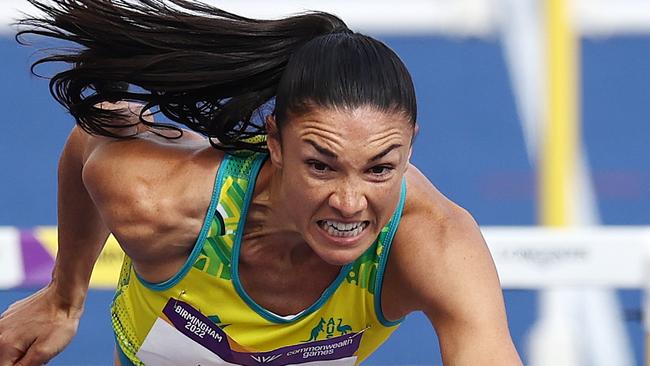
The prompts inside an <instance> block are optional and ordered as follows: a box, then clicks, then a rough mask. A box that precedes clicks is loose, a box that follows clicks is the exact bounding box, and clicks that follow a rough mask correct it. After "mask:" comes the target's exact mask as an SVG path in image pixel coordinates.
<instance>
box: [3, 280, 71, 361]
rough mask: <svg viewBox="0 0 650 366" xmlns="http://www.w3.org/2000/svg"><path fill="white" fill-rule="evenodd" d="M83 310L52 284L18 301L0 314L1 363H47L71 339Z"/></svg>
mask: <svg viewBox="0 0 650 366" xmlns="http://www.w3.org/2000/svg"><path fill="white" fill-rule="evenodd" d="M82 312H83V306H81V307H78V306H74V305H71V304H69V301H67V300H66V299H64V298H62V297H61V296H60V295H59V294H57V293H56V289H55V287H54V286H53V285H52V284H50V285H49V286H47V287H45V288H43V289H41V290H39V291H38V292H36V293H34V294H32V295H31V296H29V297H26V298H24V299H22V300H19V301H16V302H15V303H13V304H12V305H11V306H9V308H8V309H7V310H6V311H5V312H4V313H2V315H0V366H14V365H20V366H32V365H43V364H45V363H47V362H48V361H49V360H50V359H52V358H53V357H54V356H56V355H57V354H59V353H60V352H61V351H62V350H63V349H64V348H65V347H66V346H67V345H68V343H70V341H71V340H72V337H73V336H74V335H75V333H76V332H77V326H78V325H79V318H80V317H81V313H82Z"/></svg>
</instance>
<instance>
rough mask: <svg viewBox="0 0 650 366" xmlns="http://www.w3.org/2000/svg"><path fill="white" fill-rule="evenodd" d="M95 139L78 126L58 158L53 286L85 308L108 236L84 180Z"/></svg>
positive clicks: (65, 296) (62, 295)
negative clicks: (84, 303) (56, 237)
mask: <svg viewBox="0 0 650 366" xmlns="http://www.w3.org/2000/svg"><path fill="white" fill-rule="evenodd" d="M89 139H92V137H90V136H89V135H87V134H86V132H84V131H83V130H81V129H80V128H78V127H75V129H74V130H73V131H72V133H71V134H70V136H69V138H68V141H67V142H66V145H65V148H64V150H63V153H62V154H61V158H60V160H59V174H58V246H59V248H58V253H57V257H56V262H55V266H54V271H53V273H52V284H51V285H52V286H54V288H55V291H56V293H57V294H58V295H59V296H60V297H61V300H62V301H63V302H64V304H65V302H68V303H67V304H65V305H69V306H72V307H77V308H78V307H82V306H83V301H84V299H85V295H86V292H87V290H88V284H89V281H90V275H91V273H92V269H93V267H94V265H95V262H96V261H97V258H98V257H99V254H100V252H101V250H102V248H103V246H104V243H105V242H106V239H107V238H108V235H109V230H108V228H107V227H106V225H104V223H103V221H102V218H101V216H100V214H99V212H98V210H97V208H96V207H95V204H94V202H93V200H92V198H91V197H90V195H89V193H88V191H87V190H86V187H85V186H84V182H83V174H82V173H83V165H84V161H85V160H86V157H87V156H86V155H87V152H88V141H89Z"/></svg>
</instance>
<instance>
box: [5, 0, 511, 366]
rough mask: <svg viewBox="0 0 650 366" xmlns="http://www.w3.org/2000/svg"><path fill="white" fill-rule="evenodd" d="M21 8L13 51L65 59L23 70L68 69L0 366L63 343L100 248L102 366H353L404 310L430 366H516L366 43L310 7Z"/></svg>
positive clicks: (26, 360)
mask: <svg viewBox="0 0 650 366" xmlns="http://www.w3.org/2000/svg"><path fill="white" fill-rule="evenodd" d="M30 2H32V3H33V4H34V5H36V6H37V7H38V8H39V9H41V10H42V11H43V12H44V14H45V15H44V16H43V17H42V18H31V19H26V20H23V21H22V22H21V24H22V25H23V27H25V28H23V30H22V31H21V32H20V33H19V39H24V38H22V37H24V36H25V35H28V34H37V35H41V36H46V37H53V38H59V39H63V40H66V41H71V42H74V43H76V44H78V45H80V46H81V47H80V48H79V49H78V50H76V51H70V52H67V53H60V54H55V55H52V56H49V57H46V58H44V59H42V60H40V61H38V62H37V63H36V65H35V66H38V65H39V64H41V63H45V62H64V63H68V64H69V65H70V68H69V69H68V70H66V71H62V72H60V73H58V74H56V75H55V76H54V77H53V79H52V81H51V84H50V87H51V91H52V94H53V95H54V97H55V98H56V100H58V101H59V102H60V103H61V104H63V105H64V106H65V107H66V108H67V109H68V110H69V112H70V114H71V115H72V116H73V117H74V118H75V120H76V122H77V126H76V127H75V128H74V129H73V130H72V132H71V134H70V136H69V139H68V141H67V143H66V145H65V148H64V150H63V153H62V155H61V159H60V165H59V202H58V205H59V211H58V212H59V221H58V225H59V251H58V255H57V259H56V265H55V269H54V272H53V276H52V282H51V283H50V284H49V285H48V286H47V287H45V288H44V289H42V290H40V291H39V292H37V293H35V294H33V295H32V296H30V297H28V298H26V299H24V300H22V301H19V302H17V303H15V304H13V305H12V306H11V307H10V308H9V309H8V310H7V311H5V312H4V314H3V315H2V318H0V366H4V365H24V366H27V365H40V364H43V363H45V362H47V361H48V360H50V359H51V358H53V357H54V356H55V355H56V354H57V353H59V352H60V351H61V350H62V349H63V348H64V347H65V346H66V345H67V344H68V343H69V342H70V340H71V338H72V337H73V336H74V334H75V332H76V328H77V325H78V322H79V318H80V317H81V314H82V312H83V304H84V298H85V296H86V293H87V290H88V283H89V278H90V274H91V271H92V267H93V265H94V263H95V261H96V260H97V257H98V255H99V253H100V251H101V249H102V246H103V244H104V242H105V241H106V239H107V237H108V235H109V234H110V233H112V234H113V235H114V236H115V237H116V238H117V240H118V241H119V243H120V245H121V246H122V248H123V249H124V252H125V253H126V257H125V261H124V264H123V267H122V272H121V275H120V280H119V283H118V284H117V292H116V295H115V298H114V301H113V303H112V306H111V317H112V324H113V329H114V332H115V341H116V358H115V363H116V364H117V365H122V366H127V365H143V364H146V365H233V364H234V365H261V364H264V365H288V364H310V365H316V364H317V365H330V364H331V365H355V364H358V363H360V362H362V361H363V360H364V359H365V358H366V357H367V356H368V355H369V354H371V353H372V352H373V351H374V350H375V349H376V348H377V347H378V346H379V345H380V344H381V343H382V342H384V341H385V340H386V339H387V338H388V337H389V335H390V334H391V333H392V332H393V331H394V330H395V329H396V328H397V326H398V325H399V323H400V322H401V320H402V319H403V318H404V317H405V316H406V315H407V314H409V313H411V312H413V311H423V312H424V313H425V314H426V315H427V316H428V317H429V319H430V320H431V323H432V325H433V327H434V328H435V330H436V333H437V334H438V337H439V342H440V348H441V351H442V359H443V361H444V363H445V364H446V365H499V366H502V365H520V364H521V362H520V360H519V357H518V355H517V353H516V350H515V348H514V346H513V344H512V340H511V337H510V334H509V331H508V326H507V321H506V315H505V311H504V305H503V299H502V294H501V289H500V285H499V281H498V278H497V275H496V271H495V268H494V264H493V262H492V259H491V257H490V254H489V252H488V250H487V248H486V245H485V243H484V240H483V238H482V237H481V234H480V231H479V229H478V227H477V225H476V223H475V222H474V220H473V219H472V217H471V216H470V214H468V213H467V212H466V211H465V210H463V209H462V208H460V207H458V206H457V205H456V204H454V203H453V202H451V201H449V200H448V199H447V198H445V197H444V196H443V195H442V194H441V193H440V192H438V191H437V190H436V188H435V187H434V186H433V185H432V184H431V183H430V182H429V181H428V180H427V178H426V177H424V176H423V175H422V174H421V173H420V172H419V171H418V170H417V168H416V167H414V166H413V165H411V164H410V163H409V158H410V155H411V148H412V143H413V139H414V137H415V135H416V133H417V129H418V124H417V118H416V116H417V113H416V112H417V108H416V100H415V92H414V87H413V83H412V81H411V77H410V75H409V73H408V71H407V69H406V67H405V66H404V64H403V63H402V62H401V60H400V59H399V57H398V56H397V55H396V54H395V53H394V52H393V51H392V50H391V49H390V48H388V47H387V46H386V45H384V44H383V43H381V42H380V41H378V40H375V39H373V38H371V37H368V36H365V35H362V34H359V33H355V32H353V31H351V30H350V29H348V27H347V26H346V25H345V23H343V21H341V20H340V19H339V18H337V17H335V16H333V15H330V14H327V13H321V12H312V13H306V14H302V15H297V16H292V17H288V18H284V19H280V20H256V19H249V18H244V17H241V16H238V15H235V14H231V13H227V12H225V11H222V10H219V9H217V8H214V7H210V6H208V5H204V4H202V3H199V2H195V1H189V0H188V1H185V0H170V1H167V2H164V1H161V0H131V1H129V0H55V1H53V2H49V3H45V2H43V3H41V2H39V1H38V0H30ZM165 120H167V121H169V120H171V121H172V122H173V123H174V124H172V123H164V121H165ZM179 125H180V126H183V127H179ZM422 128H426V126H422ZM431 341H432V342H433V340H431Z"/></svg>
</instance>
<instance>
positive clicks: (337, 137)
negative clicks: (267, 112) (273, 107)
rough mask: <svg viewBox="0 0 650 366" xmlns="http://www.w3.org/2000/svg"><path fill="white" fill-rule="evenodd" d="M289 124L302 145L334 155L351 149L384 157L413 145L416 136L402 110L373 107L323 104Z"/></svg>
mask: <svg viewBox="0 0 650 366" xmlns="http://www.w3.org/2000/svg"><path fill="white" fill-rule="evenodd" d="M288 127H289V130H290V132H289V134H290V135H291V136H290V138H294V139H297V140H299V142H300V144H299V145H300V146H301V148H302V149H307V150H315V151H316V152H318V153H320V154H321V155H325V156H329V157H332V158H336V157H338V156H339V155H345V156H348V157H349V155H350V153H352V154H357V155H359V158H363V159H365V158H367V157H368V156H372V157H383V156H386V155H388V154H389V153H390V152H391V151H392V150H396V149H399V148H400V147H402V146H407V147H408V146H410V141H411V139H412V136H413V127H412V125H411V124H410V123H409V121H408V120H407V119H406V118H405V117H404V116H403V115H402V114H401V113H388V112H382V111H378V110H376V109H373V108H357V109H355V110H337V109H325V108H322V109H319V110H315V111H312V112H310V113H306V114H303V115H301V116H298V117H296V118H294V119H292V121H291V123H290V124H289V126H288ZM287 137H289V136H287Z"/></svg>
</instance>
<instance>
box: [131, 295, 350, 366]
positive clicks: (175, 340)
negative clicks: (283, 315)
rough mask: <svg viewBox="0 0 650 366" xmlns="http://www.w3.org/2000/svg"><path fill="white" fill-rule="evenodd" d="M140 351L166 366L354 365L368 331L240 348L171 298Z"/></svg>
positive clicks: (152, 361) (144, 358)
mask: <svg viewBox="0 0 650 366" xmlns="http://www.w3.org/2000/svg"><path fill="white" fill-rule="evenodd" d="M163 314H164V315H165V316H166V317H167V319H163V318H158V319H157V320H156V322H155V323H154V325H153V327H152V328H151V331H150V332H149V334H148V335H147V337H146V338H145V340H144V343H143V344H142V346H141V347H140V350H139V351H138V353H137V354H136V356H137V357H138V358H139V359H140V360H141V361H142V362H144V363H145V365H160V366H177V365H187V366H223V365H228V366H230V365H244V366H259V365H265V366H282V365H303V366H353V365H354V364H355V362H356V360H357V357H356V356H355V353H356V352H357V350H358V349H359V345H360V344H361V337H362V336H363V334H362V333H361V332H358V333H350V334H346V335H342V336H339V337H335V338H330V339H326V340H321V341H314V342H306V343H301V344H298V345H295V346H288V347H282V348H278V349H276V350H273V351H269V352H250V353H249V352H239V351H234V350H233V349H232V348H231V346H230V343H229V339H228V336H227V335H226V333H224V331H223V330H222V329H221V328H219V327H218V326H217V325H216V324H214V323H213V322H211V321H210V320H209V319H208V318H207V317H206V316H205V315H203V314H201V313H200V312H199V311H198V310H196V309H195V308H193V307H192V306H191V305H189V304H187V303H185V302H183V301H179V300H175V299H170V300H169V301H168V302H167V305H165V308H164V309H163Z"/></svg>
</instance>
